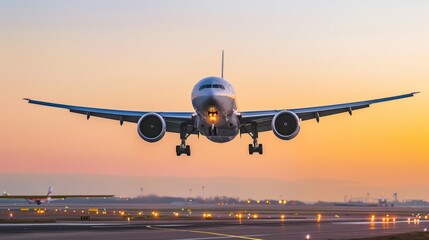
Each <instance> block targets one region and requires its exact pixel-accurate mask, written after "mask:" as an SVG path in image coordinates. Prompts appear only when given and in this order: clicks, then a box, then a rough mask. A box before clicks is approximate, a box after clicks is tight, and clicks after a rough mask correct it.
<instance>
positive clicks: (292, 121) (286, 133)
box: [271, 110, 300, 140]
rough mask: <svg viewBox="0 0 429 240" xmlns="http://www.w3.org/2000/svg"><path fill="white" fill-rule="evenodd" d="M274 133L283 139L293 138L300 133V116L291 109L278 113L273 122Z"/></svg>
mask: <svg viewBox="0 0 429 240" xmlns="http://www.w3.org/2000/svg"><path fill="white" fill-rule="evenodd" d="M271 129H273V132H274V134H275V135H276V136H277V137H278V138H280V139H282V140H291V139H292V138H294V137H296V135H298V133H299V129H300V127H299V118H298V116H297V115H296V114H295V113H294V112H291V111H286V110H285V111H281V112H279V113H277V114H276V115H275V116H274V118H273V121H272V122H271Z"/></svg>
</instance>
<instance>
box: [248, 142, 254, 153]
mask: <svg viewBox="0 0 429 240" xmlns="http://www.w3.org/2000/svg"><path fill="white" fill-rule="evenodd" d="M253 152H254V149H253V145H252V144H249V154H250V155H252V154H253Z"/></svg>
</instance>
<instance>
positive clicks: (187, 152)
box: [185, 145, 191, 156]
mask: <svg viewBox="0 0 429 240" xmlns="http://www.w3.org/2000/svg"><path fill="white" fill-rule="evenodd" d="M185 152H186V155H188V156H191V147H190V146H189V145H186V150H185Z"/></svg>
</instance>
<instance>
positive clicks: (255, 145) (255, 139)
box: [249, 123, 263, 155]
mask: <svg viewBox="0 0 429 240" xmlns="http://www.w3.org/2000/svg"><path fill="white" fill-rule="evenodd" d="M249 135H250V136H251V137H252V139H253V144H249V154H253V153H254V152H257V153H259V154H261V155H262V153H263V151H262V144H259V143H258V125H257V124H256V123H252V131H251V132H249Z"/></svg>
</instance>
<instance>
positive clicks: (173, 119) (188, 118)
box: [24, 98, 197, 134]
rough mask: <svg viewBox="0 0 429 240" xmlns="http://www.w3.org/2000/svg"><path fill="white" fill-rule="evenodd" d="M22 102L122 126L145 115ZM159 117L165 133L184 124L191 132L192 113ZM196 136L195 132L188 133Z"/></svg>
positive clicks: (178, 113) (164, 113) (176, 129)
mask: <svg viewBox="0 0 429 240" xmlns="http://www.w3.org/2000/svg"><path fill="white" fill-rule="evenodd" d="M24 100H26V101H28V103H32V104H38V105H43V106H48V107H56V108H65V109H68V110H69V111H70V112H72V113H79V114H84V115H86V118H87V119H89V118H90V117H92V116H94V117H100V118H107V119H112V120H117V121H119V123H120V124H121V125H122V124H123V122H133V123H137V122H138V121H139V119H140V117H141V116H143V115H144V114H146V113H149V112H145V111H129V110H115V109H104V108H93V107H82V106H73V105H66V104H59V103H52V102H43V101H38V100H33V99H29V98H24ZM156 113H158V114H159V115H161V116H162V117H163V118H164V120H165V123H166V125H167V132H175V133H180V126H181V125H182V124H186V125H188V126H190V127H189V128H188V129H189V130H188V131H192V130H191V129H193V125H194V121H193V113H192V112H156ZM188 133H193V134H196V133H197V132H196V131H194V132H188Z"/></svg>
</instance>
